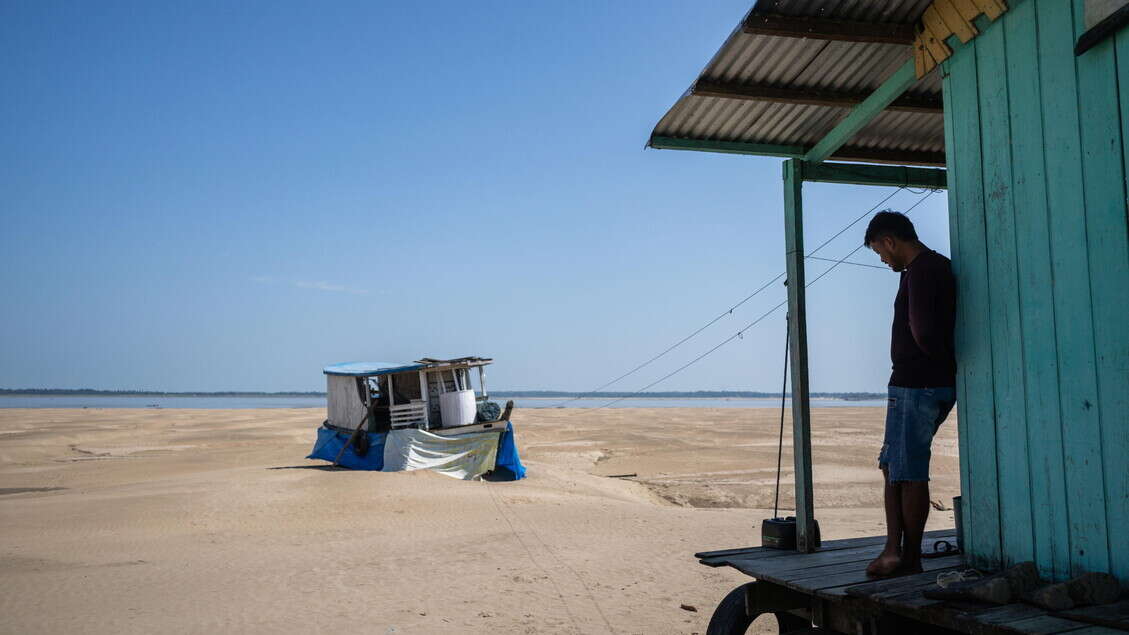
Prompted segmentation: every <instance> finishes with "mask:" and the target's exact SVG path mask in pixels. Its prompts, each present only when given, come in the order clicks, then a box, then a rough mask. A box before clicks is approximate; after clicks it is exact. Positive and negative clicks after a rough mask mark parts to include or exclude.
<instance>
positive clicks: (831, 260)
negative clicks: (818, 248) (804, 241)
mask: <svg viewBox="0 0 1129 635" xmlns="http://www.w3.org/2000/svg"><path fill="white" fill-rule="evenodd" d="M808 258H809V259H811V260H822V261H823V262H839V261H838V260H835V259H834V258H820V257H819V256H808ZM842 264H844V265H854V266H856V267H869V268H871V269H883V270H884V269H889V267H883V266H882V265H868V264H866V263H864V262H852V261H850V260H844V261H843V262H842Z"/></svg>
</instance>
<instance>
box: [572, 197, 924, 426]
mask: <svg viewBox="0 0 1129 635" xmlns="http://www.w3.org/2000/svg"><path fill="white" fill-rule="evenodd" d="M935 193H937V190H933V191H930V192H928V193H926V194H925V195H924V196H922V197H921V198H920V199H919V200H918V201H917V202H916V203H914V204H913V205H911V206H910V207H909V208H908V209H906V211H905V214H906V215H909V213H910V212H912V211H913V210H914V209H915V208H916V207H917V206H919V205H921V204H922V203H924V202H925V201H926V200H927V199H928V198H929V197H930V196H933V195H934V194H935ZM865 246H866V245H859V246H858V247H855V248H854V249H852V250H851V252H850V253H848V254H847V255H846V256H843V257H842V258H840V259H838V260H836V261H835V263H834V264H832V265H831V266H830V267H828V268H827V269H825V270H824V271H823V272H822V273H820V274H819V275H818V276H816V277H815V278H814V279H813V280H812V281H811V282H808V283H807V284H805V285H804V288H805V289H807V288H808V287H810V286H811V285H813V284H815V283H816V282H819V281H820V280H822V279H823V277H824V276H826V275H827V274H829V273H831V272H832V271H834V270H835V268H836V267H838V266H839V265H841V264H843V263H845V262H846V261H847V259H848V258H850V257H851V256H853V255H855V254H856V253H858V251H859V250H860V249H862V248H863V247H865ZM786 304H788V300H784V301H783V302H781V303H780V304H777V305H776V306H774V307H772V308H771V309H769V310H768V311H766V312H764V313H763V314H761V315H760V317H758V318H757V319H755V320H753V321H752V322H750V323H748V324H746V325H745V326H744V327H743V328H742V329H741V330H740V331H737V332H736V333H734V334H733V335H730V336H729V337H727V338H725V339H724V340H722V341H721V342H719V343H718V344H717V345H716V346H714V347H713V348H711V349H709V350H708V351H706V352H704V353H702V354H701V355H699V356H697V357H695V358H694V359H692V360H690V361H689V362H686V363H685V364H683V365H682V366H679V367H678V368H677V369H675V370H674V371H672V372H670V373H667V374H666V375H663V376H662V377H660V378H659V379H656V380H655V381H653V382H651V383H649V384H647V385H646V386H643V387H642V388H640V389H639V390H636V391H634V392H632V393H629V394H628V395H627V396H624V397H617V398H615V399H613V400H611V401H609V402H607V403H605V404H603V405H601V406H597V407H595V408H593V409H592V410H600V409H603V408H607V407H609V406H612V405H614V404H617V403H619V402H621V401H623V400H625V399H631V398H632V397H633V396H635V395H638V394H639V393H641V392H643V391H645V390H647V389H648V388H651V387H653V386H655V385H657V384H659V383H661V382H663V381H666V380H667V379H670V378H671V377H673V376H675V375H677V374H678V373H680V372H682V371H684V370H686V369H687V368H689V367H691V366H693V365H694V364H696V363H698V362H699V361H701V360H703V359H705V358H706V357H707V356H709V355H710V354H712V353H713V352H714V351H716V350H717V349H719V348H721V347H722V346H725V345H726V344H728V343H729V342H732V341H733V340H735V339H737V338H739V337H741V336H742V335H743V334H744V332H745V331H747V330H749V329H750V328H752V327H754V326H756V325H757V324H759V323H760V322H761V321H762V320H764V319H765V318H767V317H768V316H769V315H772V314H773V313H775V312H776V310H777V309H779V308H780V307H782V306H784V305H786Z"/></svg>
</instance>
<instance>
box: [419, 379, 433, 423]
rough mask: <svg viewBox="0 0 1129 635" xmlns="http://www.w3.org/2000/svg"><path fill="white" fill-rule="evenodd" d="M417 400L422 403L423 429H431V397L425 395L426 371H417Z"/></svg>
mask: <svg viewBox="0 0 1129 635" xmlns="http://www.w3.org/2000/svg"><path fill="white" fill-rule="evenodd" d="M419 398H420V401H422V402H423V429H424V430H430V429H431V397H430V396H428V394H427V371H425V370H421V371H419Z"/></svg>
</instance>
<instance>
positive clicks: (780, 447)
mask: <svg viewBox="0 0 1129 635" xmlns="http://www.w3.org/2000/svg"><path fill="white" fill-rule="evenodd" d="M784 324H785V325H786V326H785V329H784V385H783V386H781V387H780V441H778V442H777V444H776V497H775V498H774V499H773V501H772V518H773V519H774V520H775V519H777V518H780V466H781V464H782V459H783V458H784V397H785V396H786V395H787V394H788V354H789V353H790V352H791V351H790V350H789V348H788V345H789V344H791V343H792V324H791V319H790V318H788V317H785V318H784Z"/></svg>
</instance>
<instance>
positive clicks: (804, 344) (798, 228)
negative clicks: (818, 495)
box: [784, 159, 817, 553]
mask: <svg viewBox="0 0 1129 635" xmlns="http://www.w3.org/2000/svg"><path fill="white" fill-rule="evenodd" d="M803 170H804V163H803V161H800V160H798V159H789V160H788V161H785V162H784V242H785V248H784V251H785V254H786V259H787V264H788V329H789V338H790V341H791V344H790V345H789V347H788V352H789V355H790V356H791V360H790V361H791V365H792V454H793V459H794V462H795V467H796V550H797V551H799V552H801V553H811V552H813V551H815V550H816V548H817V545H816V542H815V520H814V518H815V513H814V506H813V504H812V481H811V407H810V404H809V402H808V335H807V309H806V307H805V304H806V302H805V293H804V285H805V282H804V218H803V216H804V214H803V188H804V174H803Z"/></svg>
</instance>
